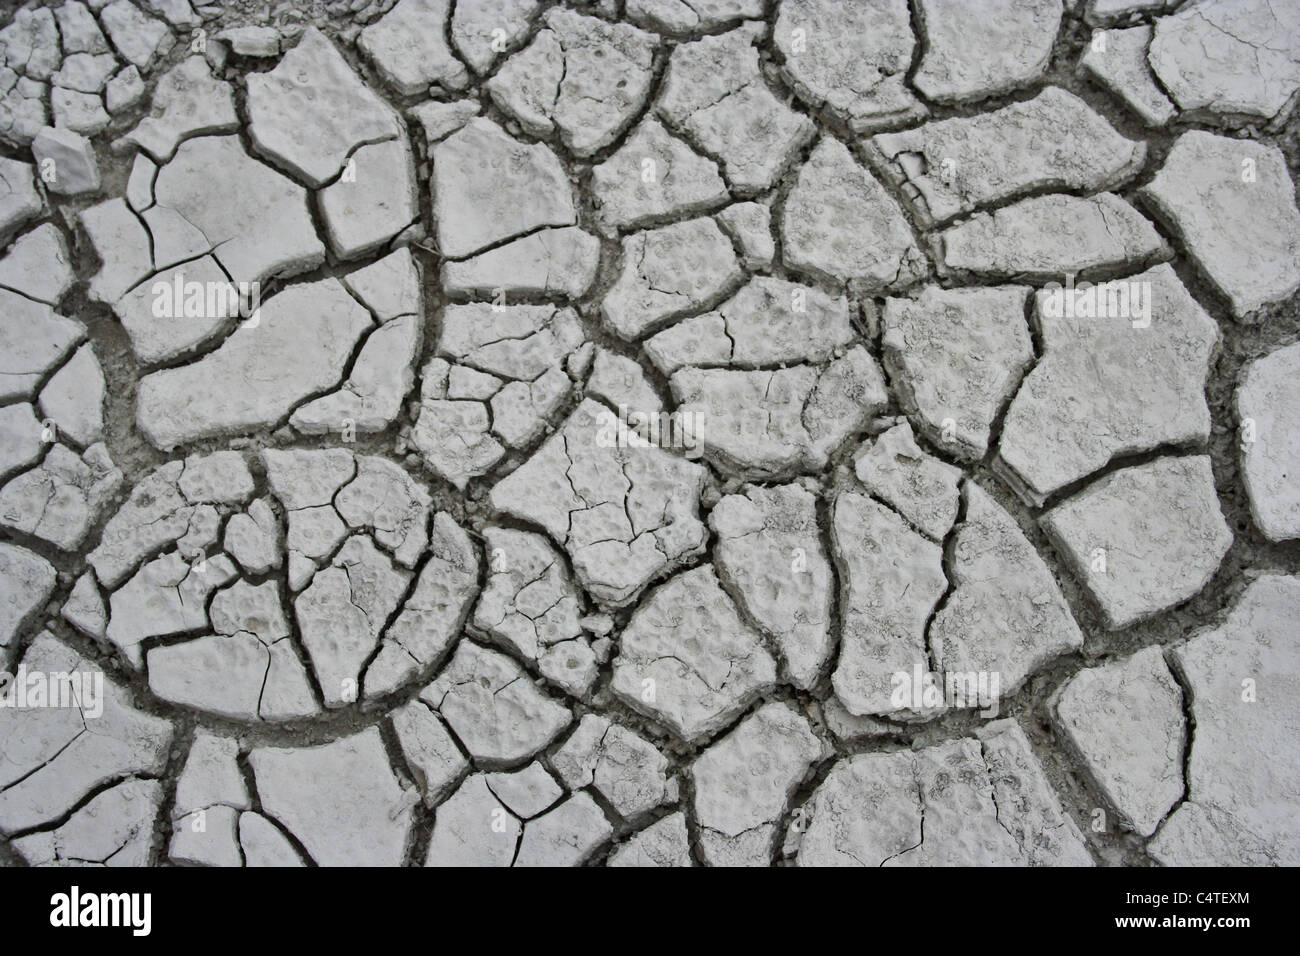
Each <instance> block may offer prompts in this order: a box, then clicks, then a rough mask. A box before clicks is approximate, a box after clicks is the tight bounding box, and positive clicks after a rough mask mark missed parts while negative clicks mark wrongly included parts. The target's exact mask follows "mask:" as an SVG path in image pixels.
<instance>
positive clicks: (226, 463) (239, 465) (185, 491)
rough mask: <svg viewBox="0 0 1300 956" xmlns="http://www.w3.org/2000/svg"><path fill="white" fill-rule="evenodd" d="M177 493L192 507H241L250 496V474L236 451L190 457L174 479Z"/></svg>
mask: <svg viewBox="0 0 1300 956" xmlns="http://www.w3.org/2000/svg"><path fill="white" fill-rule="evenodd" d="M176 488H177V490H178V491H179V492H180V493H181V494H182V495H184V496H185V500H186V501H188V502H189V503H190V504H192V505H197V504H241V503H243V502H245V501H247V500H248V499H249V498H250V497H252V494H253V475H252V473H251V472H250V471H249V470H248V463H247V462H246V461H244V457H243V455H241V454H240V453H239V452H237V451H214V452H212V453H211V454H207V455H204V454H197V453H196V454H193V455H190V456H188V457H187V458H186V459H185V466H184V470H182V471H181V473H180V475H179V477H178V478H177V479H176Z"/></svg>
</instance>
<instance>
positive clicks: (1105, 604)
mask: <svg viewBox="0 0 1300 956" xmlns="http://www.w3.org/2000/svg"><path fill="white" fill-rule="evenodd" d="M1040 523H1041V524H1042V526H1043V529H1044V530H1045V531H1046V532H1047V534H1048V536H1049V537H1050V538H1051V539H1052V543H1053V545H1055V547H1057V548H1058V549H1059V550H1060V551H1061V553H1062V555H1063V556H1064V557H1065V559H1066V561H1067V562H1068V563H1069V565H1070V568H1071V570H1073V571H1074V573H1075V575H1076V576H1077V577H1078V578H1079V581H1080V582H1081V583H1082V584H1083V585H1084V587H1085V588H1087V590H1088V593H1089V594H1091V595H1092V598H1093V600H1094V601H1096V603H1097V606H1098V608H1099V609H1100V610H1101V614H1102V617H1103V619H1104V620H1105V623H1106V627H1107V628H1109V629H1111V630H1117V629H1119V628H1122V627H1127V626H1128V625H1129V624H1132V623H1134V622H1136V621H1140V620H1143V619H1145V618H1148V617H1150V616H1152V615H1153V614H1156V613H1158V612H1160V611H1163V610H1165V609H1166V608H1170V607H1173V606H1175V605H1177V604H1181V603H1182V602H1183V601H1186V600H1187V599H1188V598H1190V597H1192V596H1194V595H1196V594H1198V593H1199V592H1200V590H1201V589H1202V588H1203V587H1205V585H1206V584H1207V583H1209V581H1210V579H1211V578H1212V577H1213V576H1214V573H1215V571H1217V570H1218V569H1219V562H1220V561H1222V560H1223V556H1224V554H1226V553H1227V551H1228V547H1229V546H1230V545H1231V544H1232V532H1231V531H1229V530H1228V525H1227V523H1226V522H1225V521H1224V520H1223V513H1222V511H1221V509H1220V505H1219V498H1218V496H1217V495H1216V494H1215V490H1214V475H1213V473H1212V472H1211V470H1210V459H1209V458H1207V457H1205V456H1193V457H1187V458H1160V459H1158V460H1156V461H1153V462H1151V463H1150V464H1146V465H1135V466H1133V467H1131V468H1124V469H1121V470H1119V471H1116V472H1114V473H1112V474H1110V475H1108V476H1107V477H1105V478H1103V479H1101V480H1100V481H1097V482H1095V483H1093V484H1092V485H1089V486H1088V487H1087V488H1086V489H1084V490H1083V491H1081V492H1080V493H1078V494H1076V495H1075V496H1074V497H1072V498H1069V499H1067V500H1066V501H1065V502H1063V503H1062V504H1059V505H1057V506H1056V507H1055V508H1053V509H1052V510H1051V511H1048V512H1047V513H1046V514H1045V515H1043V517H1042V518H1041V519H1040Z"/></svg>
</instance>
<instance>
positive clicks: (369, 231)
mask: <svg viewBox="0 0 1300 956" xmlns="http://www.w3.org/2000/svg"><path fill="white" fill-rule="evenodd" d="M348 169H349V172H348V173H347V174H345V175H343V176H340V177H339V178H338V179H337V180H336V181H335V182H334V183H332V184H331V185H329V186H328V187H326V188H325V189H322V190H321V191H320V192H319V193H318V200H319V202H320V210H321V217H322V219H323V220H324V222H325V233H326V235H327V236H328V238H329V244H330V251H332V252H333V253H334V255H335V256H336V257H338V258H339V259H356V258H357V257H359V256H362V255H365V254H366V253H368V252H374V251H375V250H377V249H378V248H379V247H380V246H382V245H384V244H385V243H386V242H388V241H389V240H390V239H392V238H393V237H394V236H396V235H397V234H398V233H399V232H401V231H402V230H403V229H405V228H406V227H407V226H409V225H410V224H411V223H412V222H413V221H414V220H415V218H416V217H417V216H418V215H419V211H420V210H419V201H418V200H417V198H416V187H415V171H414V169H413V168H412V166H411V148H410V146H408V145H407V143H406V140H405V138H400V139H390V140H385V141H384V142H382V143H369V144H366V145H364V146H360V147H358V148H357V149H356V151H355V152H354V153H352V155H351V156H349V157H348Z"/></svg>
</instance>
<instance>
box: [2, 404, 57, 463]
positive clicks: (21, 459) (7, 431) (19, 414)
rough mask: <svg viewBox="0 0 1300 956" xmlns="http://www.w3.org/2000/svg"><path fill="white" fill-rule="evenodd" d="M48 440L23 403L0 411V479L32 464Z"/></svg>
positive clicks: (34, 417)
mask: <svg viewBox="0 0 1300 956" xmlns="http://www.w3.org/2000/svg"><path fill="white" fill-rule="evenodd" d="M51 437H53V436H52V435H50V434H49V433H48V432H47V431H46V428H45V424H44V423H43V422H42V421H41V420H40V419H38V418H37V417H36V410H35V409H34V408H33V407H32V406H31V405H30V404H28V403H27V402H21V403H19V404H15V405H6V406H4V407H3V408H0V475H3V476H8V475H11V474H13V473H14V472H15V471H19V470H21V469H23V468H26V467H27V466H29V465H33V464H35V463H36V462H37V461H39V460H40V458H41V455H42V454H44V452H45V446H46V445H47V444H48V443H49V442H48V441H47V439H49V438H51Z"/></svg>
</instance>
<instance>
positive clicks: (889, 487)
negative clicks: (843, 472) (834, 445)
mask: <svg viewBox="0 0 1300 956" xmlns="http://www.w3.org/2000/svg"><path fill="white" fill-rule="evenodd" d="M853 472H854V474H856V475H857V476H858V481H860V482H862V485H863V487H864V488H866V490H867V491H868V493H870V494H871V495H873V496H875V497H876V498H879V499H880V500H881V501H883V502H884V503H885V504H887V505H889V507H891V508H893V509H894V510H895V511H897V512H898V513H899V514H900V515H902V516H903V518H905V519H906V520H907V521H908V523H909V524H911V525H912V526H913V527H915V528H916V529H917V530H918V531H920V532H921V533H922V534H924V535H925V536H926V537H927V538H931V539H933V540H935V541H942V540H943V538H944V536H945V535H946V534H947V533H948V531H949V530H950V529H951V528H952V524H953V522H954V521H956V520H957V486H958V483H959V482H960V481H961V477H962V473H961V469H960V468H956V467H954V466H953V465H950V464H948V463H947V462H944V461H940V460H939V459H938V458H935V457H934V456H933V455H927V454H926V453H925V452H923V451H922V450H921V449H920V447H919V446H918V445H917V444H916V439H915V438H914V437H913V435H912V427H911V426H910V425H908V424H907V422H903V423H902V424H900V425H895V426H894V427H893V428H891V429H889V430H888V431H887V432H884V433H883V434H881V435H880V437H878V438H877V439H876V440H875V441H874V442H872V443H871V444H869V445H868V444H864V445H863V446H862V447H861V448H859V449H858V451H857V453H856V454H855V455H854V456H853Z"/></svg>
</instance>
